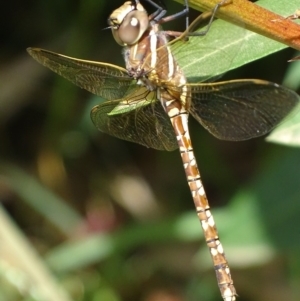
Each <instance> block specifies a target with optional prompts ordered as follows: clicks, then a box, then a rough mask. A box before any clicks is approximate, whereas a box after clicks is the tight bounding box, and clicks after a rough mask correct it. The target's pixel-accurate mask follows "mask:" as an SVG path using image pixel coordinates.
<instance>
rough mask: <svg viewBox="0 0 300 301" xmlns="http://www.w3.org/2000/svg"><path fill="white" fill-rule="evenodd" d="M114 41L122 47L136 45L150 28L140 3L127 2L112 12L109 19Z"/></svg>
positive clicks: (146, 15)
mask: <svg viewBox="0 0 300 301" xmlns="http://www.w3.org/2000/svg"><path fill="white" fill-rule="evenodd" d="M108 24H109V26H110V28H111V30H112V34H113V37H114V39H115V40H116V42H117V43H118V44H120V45H121V46H131V45H134V44H136V43H137V42H138V41H139V39H140V38H141V36H142V35H143V33H144V32H145V31H146V30H147V28H148V27H149V18H148V14H147V12H146V10H145V9H144V7H143V6H142V5H141V4H140V3H139V2H137V3H133V2H131V1H126V2H125V3H124V4H123V5H122V6H120V7H119V8H117V9H116V10H114V11H113V12H112V14H111V15H110V16H109V18H108Z"/></svg>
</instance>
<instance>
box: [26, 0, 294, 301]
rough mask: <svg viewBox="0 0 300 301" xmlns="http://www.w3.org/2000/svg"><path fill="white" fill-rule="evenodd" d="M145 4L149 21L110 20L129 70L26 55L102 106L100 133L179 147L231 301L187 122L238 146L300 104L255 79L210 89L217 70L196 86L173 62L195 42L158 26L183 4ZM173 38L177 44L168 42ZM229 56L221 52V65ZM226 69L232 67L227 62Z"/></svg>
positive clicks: (39, 52) (137, 17) (116, 15)
mask: <svg viewBox="0 0 300 301" xmlns="http://www.w3.org/2000/svg"><path fill="white" fill-rule="evenodd" d="M147 2H149V3H151V4H152V5H153V7H154V12H153V13H152V14H148V13H147V11H146V10H145V8H144V7H143V5H142V4H141V3H140V1H137V0H135V1H126V2H125V3H124V4H123V5H122V6H120V7H119V8H117V9H116V10H114V11H113V12H112V14H111V15H110V17H109V19H108V23H109V27H110V28H111V30H112V34H113V37H114V39H115V40H116V42H117V43H118V44H119V45H121V46H122V47H124V52H123V54H124V59H125V66H126V68H122V67H119V66H115V65H113V64H109V63H104V62H95V61H88V60H82V59H76V58H72V57H68V56H65V55H62V54H57V53H54V52H50V51H48V50H43V49H40V48H28V49H27V50H28V52H29V54H30V55H31V56H32V57H33V58H34V59H35V60H37V61H38V62H39V63H41V64H42V65H44V66H46V67H48V68H49V69H51V70H52V71H54V72H56V73H58V74H59V75H61V76H63V77H65V78H66V79H68V80H70V81H71V82H73V83H74V84H75V85H77V86H79V87H81V88H84V89H86V90H88V91H90V92H92V93H94V94H96V95H98V96H101V97H102V98H104V99H105V100H106V101H105V102H102V103H100V104H99V105H96V106H95V107H94V108H92V110H91V119H92V121H93V123H94V125H95V126H96V127H97V128H98V129H99V130H100V131H101V132H104V133H107V134H110V135H112V136H114V137H117V138H120V139H124V140H127V141H131V142H135V143H139V144H141V145H144V146H146V147H150V148H154V149H157V150H166V151H172V150H175V149H177V148H179V152H180V156H181V159H182V163H183V167H184V170H185V174H186V179H187V182H188V186H189V188H190V191H191V194H192V198H193V201H194V204H195V207H196V212H197V215H198V218H199V220H200V224H201V226H202V229H203V233H204V237H205V241H206V244H207V246H208V249H209V252H210V255H211V258H212V261H213V266H214V270H215V273H216V278H217V282H218V286H219V289H220V293H221V296H222V298H223V299H224V301H234V300H236V289H235V287H234V284H233V280H232V277H231V272H230V268H229V264H228V261H227V259H226V257H225V253H224V249H223V246H222V244H221V242H220V239H219V235H218V231H217V227H216V224H215V221H214V218H213V215H212V213H211V210H210V206H209V203H208V199H207V196H206V193H205V190H204V187H203V183H202V180H201V176H200V172H199V169H198V165H197V162H196V157H195V154H194V151H193V146H192V142H191V137H190V134H189V128H188V117H189V115H191V116H192V117H194V118H195V119H196V120H197V121H198V122H199V123H200V124H201V125H202V126H203V127H204V128H205V129H207V130H208V131H209V132H210V133H211V134H212V135H214V136H215V137H217V138H219V139H223V140H231V141H241V140H246V139H250V138H254V137H258V136H261V135H264V134H266V133H268V132H269V131H270V130H272V129H273V128H274V127H275V126H276V125H277V124H279V123H280V122H281V121H282V120H283V119H284V118H285V117H286V116H287V115H288V114H289V113H290V112H291V111H292V110H293V109H294V108H295V107H296V105H297V104H299V100H300V99H299V96H298V95H297V94H296V93H295V92H294V91H291V90H289V89H287V88H285V87H283V86H280V85H278V84H276V83H272V82H268V81H264V80H259V79H241V80H231V81H221V82H213V83H212V82H208V81H210V80H212V79H214V78H215V76H214V75H215V73H216V72H217V71H218V70H217V69H218V64H215V66H211V68H212V69H215V71H214V72H211V73H210V71H209V70H203V72H202V74H199V76H198V79H197V78H196V79H195V77H194V76H193V75H192V74H190V73H189V70H188V68H185V66H182V67H181V66H179V64H178V63H177V61H184V59H185V62H187V64H188V62H191V61H193V62H194V63H195V62H197V60H198V58H199V55H200V54H201V50H200V49H199V48H196V49H194V50H193V51H190V52H186V51H185V47H188V46H187V44H186V40H190V39H192V38H194V39H197V38H200V37H197V34H195V36H194V35H193V33H191V34H189V33H188V34H187V35H185V39H180V36H179V37H178V34H177V33H176V32H168V31H163V30H162V28H161V24H163V23H165V22H167V21H170V20H172V19H174V18H176V17H178V16H183V15H186V14H187V12H188V10H187V9H186V8H187V5H186V6H185V9H184V11H183V13H179V14H175V15H174V16H172V15H171V16H165V14H166V11H165V10H164V9H163V8H161V7H160V6H158V5H157V4H156V3H155V2H153V1H151V0H147ZM186 4H187V3H186ZM222 4H223V3H222ZM211 15H212V16H213V11H212V12H211ZM192 24H193V23H192ZM192 24H191V25H192ZM212 27H213V26H212ZM189 28H190V27H189ZM189 28H188V29H189ZM211 30H213V29H211ZM205 33H207V32H205ZM172 35H173V37H174V36H175V37H176V36H177V38H175V39H173V40H172V39H171V38H172V37H171V36H172ZM199 35H201V34H199ZM209 35H210V32H208V33H207V35H205V36H209ZM169 39H170V40H169ZM203 47H204V46H203ZM208 48H210V46H209V47H208ZM202 53H203V52H202ZM227 54H228V53H226V52H222V53H221V55H220V56H219V58H220V60H222V59H223V58H226V57H227ZM203 55H204V54H203ZM214 55H217V54H214ZM231 55H232V56H235V53H231ZM228 58H229V56H228ZM228 62H229V63H228V66H229V64H230V59H228ZM201 67H203V66H198V69H199V72H200V70H201ZM198 69H197V70H198ZM216 70H217V71H216Z"/></svg>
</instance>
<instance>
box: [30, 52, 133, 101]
mask: <svg viewBox="0 0 300 301" xmlns="http://www.w3.org/2000/svg"><path fill="white" fill-rule="evenodd" d="M27 51H28V53H29V54H30V55H31V56H32V57H33V58H34V59H35V60H37V61H38V62H39V63H41V64H42V65H44V66H46V67H48V68H49V69H51V70H52V71H54V72H56V73H57V74H59V75H61V76H63V77H64V78H66V79H68V80H69V81H71V82H72V83H74V84H75V85H77V86H79V87H80V88H83V89H85V90H87V91H89V92H92V93H94V94H96V95H99V96H101V97H103V98H105V99H107V100H113V99H119V98H122V97H123V96H124V95H125V94H126V93H128V89H129V88H130V87H132V86H134V85H135V83H134V81H133V80H132V78H130V77H129V76H128V74H127V71H126V69H123V68H121V67H118V66H115V65H111V64H106V63H101V62H93V61H86V60H80V59H76V58H72V57H68V56H65V55H62V54H58V53H54V52H51V51H48V50H44V49H39V48H28V49H27Z"/></svg>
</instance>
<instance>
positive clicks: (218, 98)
mask: <svg viewBox="0 0 300 301" xmlns="http://www.w3.org/2000/svg"><path fill="white" fill-rule="evenodd" d="M190 87H191V90H192V102H191V107H190V113H191V114H192V116H193V117H194V118H195V119H196V120H197V121H198V122H199V123H201V124H202V125H203V126H204V127H205V128H206V129H207V130H208V131H209V132H210V133H211V134H213V135H214V136H216V137H217V138H219V139H223V140H246V139H250V138H254V137H258V136H261V135H264V134H266V133H268V132H269V131H270V130H272V129H273V128H274V127H275V126H276V125H278V124H279V123H280V122H281V121H282V119H283V118H284V117H285V116H287V115H288V114H289V113H290V112H291V111H292V110H293V109H294V108H295V107H296V105H298V104H299V100H300V98H299V96H298V95H297V94H296V93H295V92H294V91H291V90H289V89H287V88H285V87H283V86H280V85H277V84H274V83H271V82H267V81H263V80H236V81H229V82H219V83H213V84H191V85H190Z"/></svg>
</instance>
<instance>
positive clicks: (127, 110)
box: [91, 87, 178, 151]
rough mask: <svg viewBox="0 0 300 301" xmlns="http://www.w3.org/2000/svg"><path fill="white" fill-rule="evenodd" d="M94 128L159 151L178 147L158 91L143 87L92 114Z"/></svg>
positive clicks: (98, 107) (109, 102)
mask: <svg viewBox="0 0 300 301" xmlns="http://www.w3.org/2000/svg"><path fill="white" fill-rule="evenodd" d="M91 118H92V121H93V123H94V125H95V126H96V127H97V128H98V129H99V130H100V131H101V132H104V133H107V134H110V135H112V136H114V137H117V138H120V139H123V140H127V141H131V142H135V143H139V144H142V145H144V146H146V147H151V148H154V149H158V150H167V151H171V150H174V149H176V148H178V145H177V140H176V137H175V134H174V130H173V127H172V124H171V122H170V119H169V117H168V115H167V114H166V113H165V111H164V110H163V108H162V106H161V104H160V102H159V101H157V98H156V92H155V91H152V92H149V91H148V90H147V89H146V88H145V87H140V88H139V90H136V91H134V92H133V93H132V94H130V95H128V97H126V98H125V99H121V100H114V101H108V102H104V103H102V104H100V105H97V106H95V107H94V108H93V109H92V111H91Z"/></svg>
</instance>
